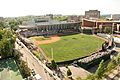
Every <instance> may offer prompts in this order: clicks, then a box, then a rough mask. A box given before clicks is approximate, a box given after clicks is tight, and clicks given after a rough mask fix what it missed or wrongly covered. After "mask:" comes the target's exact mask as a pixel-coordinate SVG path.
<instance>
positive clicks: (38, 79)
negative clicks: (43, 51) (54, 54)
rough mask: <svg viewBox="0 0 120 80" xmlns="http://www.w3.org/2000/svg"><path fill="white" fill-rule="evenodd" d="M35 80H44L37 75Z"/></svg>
mask: <svg viewBox="0 0 120 80" xmlns="http://www.w3.org/2000/svg"><path fill="white" fill-rule="evenodd" d="M34 78H35V80H43V79H42V77H41V76H40V75H39V74H36V75H35V77H34Z"/></svg>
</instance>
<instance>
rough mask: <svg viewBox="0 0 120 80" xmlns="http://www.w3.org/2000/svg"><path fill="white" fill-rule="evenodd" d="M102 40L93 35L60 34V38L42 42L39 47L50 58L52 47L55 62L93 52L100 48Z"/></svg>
mask: <svg viewBox="0 0 120 80" xmlns="http://www.w3.org/2000/svg"><path fill="white" fill-rule="evenodd" d="M102 43H103V40H101V39H98V38H96V37H95V36H93V35H85V34H76V35H69V36H62V37H61V40H59V41H57V42H54V43H50V44H42V45H40V47H41V48H42V49H43V50H44V52H45V53H46V55H47V56H48V58H49V59H51V57H52V54H51V51H52V48H53V58H54V60H55V61H56V62H60V61H66V60H72V59H76V58H80V57H83V56H86V55H88V54H91V53H93V52H95V51H96V50H98V49H100V48H101V45H102Z"/></svg>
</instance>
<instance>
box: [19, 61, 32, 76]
mask: <svg viewBox="0 0 120 80" xmlns="http://www.w3.org/2000/svg"><path fill="white" fill-rule="evenodd" d="M19 67H20V70H21V73H22V76H23V78H27V77H28V76H30V75H31V70H30V68H28V65H27V63H26V62H25V61H22V60H21V62H20V64H19Z"/></svg>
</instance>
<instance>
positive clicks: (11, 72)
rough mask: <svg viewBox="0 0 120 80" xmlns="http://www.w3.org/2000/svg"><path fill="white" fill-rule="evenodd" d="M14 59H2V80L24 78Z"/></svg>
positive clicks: (0, 71)
mask: <svg viewBox="0 0 120 80" xmlns="http://www.w3.org/2000/svg"><path fill="white" fill-rule="evenodd" d="M22 79H23V78H22V76H21V74H20V71H19V70H18V67H17V65H16V63H15V61H14V59H11V58H9V59H6V60H0V80H22Z"/></svg>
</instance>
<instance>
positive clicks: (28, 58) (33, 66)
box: [15, 43, 53, 80]
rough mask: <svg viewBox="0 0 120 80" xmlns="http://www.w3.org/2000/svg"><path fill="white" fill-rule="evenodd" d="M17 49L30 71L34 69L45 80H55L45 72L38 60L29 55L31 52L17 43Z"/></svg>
mask: <svg viewBox="0 0 120 80" xmlns="http://www.w3.org/2000/svg"><path fill="white" fill-rule="evenodd" d="M15 45H16V49H18V50H19V51H20V52H21V53H22V54H23V56H22V59H23V60H24V61H26V62H27V64H28V67H29V68H30V69H34V70H35V72H36V74H39V75H40V76H41V77H42V79H43V80H53V78H52V77H50V75H49V73H48V72H47V71H45V70H44V68H43V67H42V66H41V65H40V64H39V63H38V61H37V60H36V59H34V57H33V56H32V55H31V54H30V53H29V51H27V50H26V48H25V47H23V48H22V47H21V46H20V45H18V44H17V43H15Z"/></svg>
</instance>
